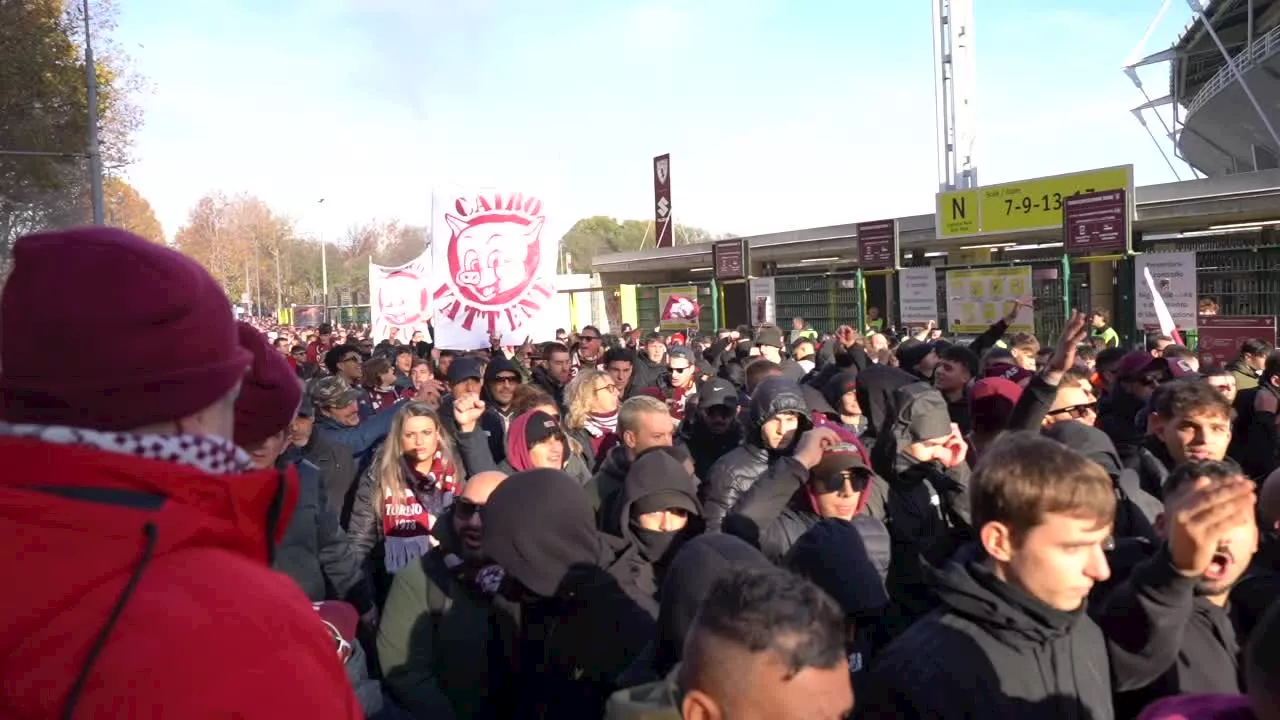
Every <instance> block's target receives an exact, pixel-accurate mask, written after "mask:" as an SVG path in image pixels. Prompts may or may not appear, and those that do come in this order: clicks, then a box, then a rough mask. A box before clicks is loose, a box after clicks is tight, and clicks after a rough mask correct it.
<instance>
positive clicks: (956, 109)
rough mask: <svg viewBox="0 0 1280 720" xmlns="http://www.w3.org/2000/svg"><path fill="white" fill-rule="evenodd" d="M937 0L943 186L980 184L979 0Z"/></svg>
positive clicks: (936, 82)
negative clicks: (975, 41)
mask: <svg viewBox="0 0 1280 720" xmlns="http://www.w3.org/2000/svg"><path fill="white" fill-rule="evenodd" d="M930 2H932V3H933V74H934V99H935V101H936V103H937V112H938V123H937V124H938V189H939V190H940V191H946V190H965V189H969V188H975V187H977V186H978V162H977V156H976V154H975V151H976V149H977V138H978V127H977V124H978V115H977V79H978V78H977V62H976V58H975V57H974V46H973V3H974V0H930Z"/></svg>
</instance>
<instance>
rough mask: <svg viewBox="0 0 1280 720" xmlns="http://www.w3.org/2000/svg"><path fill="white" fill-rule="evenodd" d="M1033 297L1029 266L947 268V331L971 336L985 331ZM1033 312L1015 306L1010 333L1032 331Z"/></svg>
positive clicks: (1026, 308) (1027, 308)
mask: <svg viewBox="0 0 1280 720" xmlns="http://www.w3.org/2000/svg"><path fill="white" fill-rule="evenodd" d="M1031 296H1032V292H1031V267H1030V266H1025V265H1024V266H1022V267H1002V268H982V269H978V270H948V271H947V323H948V327H947V331H948V332H952V333H956V334H958V335H974V334H980V333H984V332H986V331H987V328H989V327H991V325H992V324H994V323H995V322H996V321H997V320H999V319H1000V318H1002V317H1004V315H1005V313H1006V312H1008V311H1009V310H1011V309H1013V306H1014V304H1015V303H1016V302H1018V301H1023V302H1027V303H1028V304H1029V299H1030V298H1031ZM1034 328H1035V312H1034V311H1033V310H1032V309H1031V308H1030V307H1026V306H1024V307H1021V308H1019V309H1018V315H1017V319H1015V320H1014V322H1013V324H1012V325H1010V326H1009V332H1034Z"/></svg>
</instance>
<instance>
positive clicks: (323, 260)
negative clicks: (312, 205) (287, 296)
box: [316, 198, 329, 321]
mask: <svg viewBox="0 0 1280 720" xmlns="http://www.w3.org/2000/svg"><path fill="white" fill-rule="evenodd" d="M316 204H317V205H324V198H320V200H319V201H318V202H316ZM328 244H329V243H328V241H327V240H325V237H324V227H323V223H322V224H321V228H320V288H321V290H320V292H321V293H322V297H321V300H320V304H321V305H322V306H323V307H324V312H322V313H321V315H322V316H323V317H324V319H325V320H326V321H327V320H328V319H329V258H328V251H327V249H326V248H327V246H328Z"/></svg>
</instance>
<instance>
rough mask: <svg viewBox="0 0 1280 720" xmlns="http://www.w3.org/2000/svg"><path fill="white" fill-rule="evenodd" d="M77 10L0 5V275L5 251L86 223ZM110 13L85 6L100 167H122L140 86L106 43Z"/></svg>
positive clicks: (42, 2)
mask: <svg viewBox="0 0 1280 720" xmlns="http://www.w3.org/2000/svg"><path fill="white" fill-rule="evenodd" d="M80 13H81V10H80V3H67V4H66V5H64V4H63V3H62V2H61V1H60V0H6V1H0V271H5V270H7V269H8V261H9V259H10V255H9V254H10V251H11V248H12V245H13V241H14V240H16V239H17V238H18V237H20V236H22V235H25V234H27V233H31V232H36V231H39V230H42V229H46V228H50V227H60V226H66V225H73V224H80V223H84V222H86V221H88V220H89V219H90V217H91V213H90V205H89V192H88V163H87V161H86V159H85V158H84V152H85V140H86V137H87V129H88V118H89V116H90V112H89V109H88V104H87V98H86V82H85V69H84V55H83V50H82V48H83V39H84V37H83V16H82V15H81V14H80ZM117 14H118V13H117V9H116V6H115V4H114V2H112V1H111V0H95V2H93V3H91V16H92V19H93V24H92V28H91V30H92V32H93V42H94V54H95V65H96V67H95V74H96V77H97V80H98V107H97V108H95V109H94V111H95V112H96V114H97V117H98V121H99V126H100V143H101V149H102V156H103V164H104V167H105V168H106V169H107V170H110V169H112V168H118V167H122V166H123V165H125V164H126V163H127V162H128V160H129V151H130V138H131V136H132V133H133V131H134V129H136V128H137V126H138V124H139V119H140V115H139V112H138V109H137V107H136V105H134V104H133V103H132V102H131V98H132V97H133V95H134V93H135V92H136V91H137V90H138V89H139V87H140V85H141V80H140V79H139V78H138V76H136V75H135V74H133V73H132V72H131V71H130V68H129V64H128V59H127V58H126V57H125V55H124V54H123V53H122V52H120V51H119V48H118V47H116V46H115V45H114V44H113V43H112V41H111V31H112V30H113V29H114V25H115V19H116V16H117Z"/></svg>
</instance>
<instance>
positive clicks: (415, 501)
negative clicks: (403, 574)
mask: <svg viewBox="0 0 1280 720" xmlns="http://www.w3.org/2000/svg"><path fill="white" fill-rule="evenodd" d="M405 474H406V476H407V477H408V484H407V485H406V487H405V489H404V495H403V496H402V497H400V498H396V497H395V496H394V495H393V493H392V492H391V490H390V489H389V488H388V489H384V490H383V496H382V534H383V537H384V538H385V543H384V545H385V560H386V568H387V572H388V573H391V574H395V573H397V572H399V571H400V570H402V569H403V568H404V567H405V566H407V565H408V564H409V563H411V562H413V561H414V560H416V559H418V558H420V557H422V556H423V555H425V554H426V553H427V551H428V550H430V549H431V548H432V546H433V545H435V544H436V541H435V539H434V538H432V537H431V529H432V528H433V527H435V523H436V519H437V518H439V517H440V515H441V514H442V513H444V511H445V510H447V509H448V508H449V506H450V505H452V504H453V498H454V495H455V494H456V493H457V492H458V490H459V487H460V485H459V483H458V480H457V470H456V468H454V466H453V464H452V463H450V462H448V461H447V460H446V459H445V457H444V453H443V452H442V451H440V450H437V451H436V454H435V457H434V458H432V460H431V469H430V470H429V471H427V473H426V474H425V475H423V474H420V473H418V472H417V471H416V470H415V469H414V468H413V467H412V466H411V465H409V464H408V462H405Z"/></svg>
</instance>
